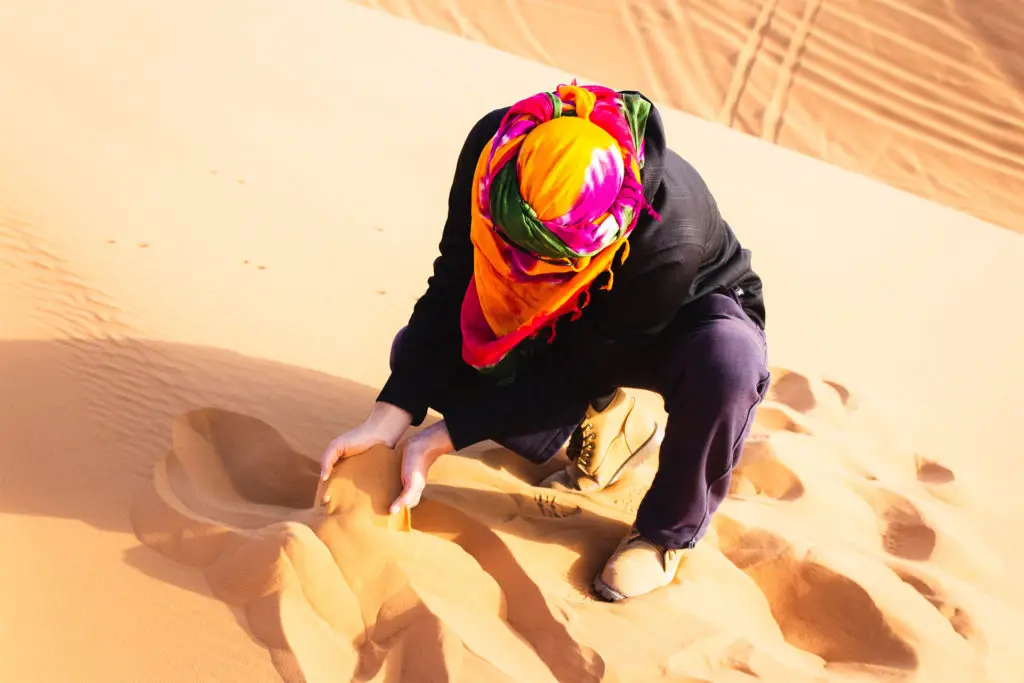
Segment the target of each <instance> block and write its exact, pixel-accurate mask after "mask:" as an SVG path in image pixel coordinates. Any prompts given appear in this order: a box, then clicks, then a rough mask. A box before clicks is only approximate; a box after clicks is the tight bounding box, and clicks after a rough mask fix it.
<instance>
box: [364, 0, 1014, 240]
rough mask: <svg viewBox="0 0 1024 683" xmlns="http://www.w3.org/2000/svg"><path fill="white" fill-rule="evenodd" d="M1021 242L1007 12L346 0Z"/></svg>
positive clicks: (655, 2)
mask: <svg viewBox="0 0 1024 683" xmlns="http://www.w3.org/2000/svg"><path fill="white" fill-rule="evenodd" d="M355 1H356V2H358V4H360V5H364V6H366V7H374V8H379V9H382V10H385V11H387V12H389V13H391V14H393V15H395V16H399V17H402V18H405V19H409V20H412V21H417V22H420V23H423V24H426V25H428V26H432V27H434V28H438V29H441V30H443V31H446V32H449V33H454V34H456V35H459V36H464V37H466V38H469V39H471V40H474V41H477V42H481V43H485V44H488V45H493V46H495V47H498V48H500V49H502V50H505V51H507V52H510V53H512V54H516V55H519V56H522V57H526V58H528V59H534V60H537V61H539V62H542V63H546V64H550V65H552V66H557V67H558V68H561V69H568V70H570V71H572V72H574V73H582V74H585V75H586V76H588V77H589V78H592V79H597V80H599V81H601V82H604V83H608V84H609V85H612V86H613V87H619V88H633V89H639V90H643V91H644V92H646V93H649V94H650V95H651V96H653V97H655V98H657V100H658V101H659V102H662V103H664V104H666V105H669V106H672V107H674V108H676V109H679V110H681V111H684V112H687V113H690V114H694V115H696V116H700V117H702V118H704V119H706V120H709V121H716V122H719V123H722V124H724V125H727V126H730V127H732V128H734V129H736V130H740V131H742V132H744V133H747V134H749V135H753V136H756V137H759V138H762V139H764V140H768V141H771V142H775V143H778V144H780V145H783V146H785V147H786V148H788V149H793V150H796V151H798V152H801V153H803V154H806V155H809V156H812V157H815V158H818V159H823V160H825V161H827V162H829V163H831V164H836V165H838V166H841V167H843V168H846V169H849V170H852V171H855V172H857V173H863V174H866V175H868V176H870V177H872V178H875V179H878V180H881V181H883V182H886V183H889V184H891V185H893V186H895V187H899V188H901V189H903V190H906V191H908V192H913V193H914V194H917V195H918V196H921V197H926V198H929V199H932V200H934V201H938V202H941V203H942V204H945V205H947V206H951V207H954V208H957V209H960V210H963V211H966V212H968V213H971V214H973V215H975V216H979V217H981V218H983V219H985V220H987V221H991V222H993V223H996V224H998V225H1000V226H1003V227H1005V228H1008V229H1010V230H1013V231H1016V232H1024V161H1022V159H1024V51H1022V50H1021V48H1020V46H1021V45H1022V44H1024V5H1021V4H1020V3H1019V2H1014V0H981V1H979V0H870V1H869V2H854V1H853V0H710V1H708V0H622V1H615V2H612V1H610V0H545V1H544V2H539V1H537V0H355Z"/></svg>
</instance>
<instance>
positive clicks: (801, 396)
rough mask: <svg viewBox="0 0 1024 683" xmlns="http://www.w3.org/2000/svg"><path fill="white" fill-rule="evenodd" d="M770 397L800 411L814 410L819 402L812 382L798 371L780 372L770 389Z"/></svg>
mask: <svg viewBox="0 0 1024 683" xmlns="http://www.w3.org/2000/svg"><path fill="white" fill-rule="evenodd" d="M768 397H769V398H770V399H771V400H773V401H778V402H779V403H782V404H785V405H787V406H789V407H790V408H792V409H793V410H796V411H797V412H800V413H806V412H808V411H809V410H812V409H813V408H814V406H816V405H817V404H818V401H817V400H816V399H815V398H814V391H813V390H812V389H811V382H810V380H808V379H807V378H806V377H804V376H803V375H801V374H799V373H797V372H780V373H779V377H778V379H774V380H773V381H772V384H771V388H770V389H769V390H768Z"/></svg>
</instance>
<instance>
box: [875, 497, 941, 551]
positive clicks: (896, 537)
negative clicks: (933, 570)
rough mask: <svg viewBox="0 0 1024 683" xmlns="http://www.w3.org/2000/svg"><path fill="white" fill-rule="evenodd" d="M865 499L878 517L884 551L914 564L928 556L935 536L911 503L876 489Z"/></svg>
mask: <svg viewBox="0 0 1024 683" xmlns="http://www.w3.org/2000/svg"><path fill="white" fill-rule="evenodd" d="M865 499H866V500H867V502H868V504H869V505H871V507H872V508H873V509H874V510H875V513H876V514H877V515H878V523H879V529H880V534H881V542H882V547H883V548H884V549H885V552H887V553H889V554H890V555H893V556H895V557H899V558H902V559H904V560H915V561H918V562H923V561H924V560H927V559H929V558H930V557H931V556H932V553H933V552H934V551H935V545H936V542H937V541H938V535H937V534H936V533H935V529H933V528H932V527H931V526H930V525H929V524H928V523H927V522H926V521H925V519H924V517H922V515H921V513H920V511H919V510H918V509H917V508H916V507H915V506H914V504H913V503H911V502H910V501H909V500H907V499H906V498H904V497H903V496H901V495H899V494H897V493H894V492H892V491H887V490H885V489H880V488H879V489H874V490H872V491H870V492H868V493H867V494H866V495H865Z"/></svg>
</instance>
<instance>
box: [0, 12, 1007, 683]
mask: <svg viewBox="0 0 1024 683" xmlns="http://www.w3.org/2000/svg"><path fill="white" fill-rule="evenodd" d="M410 6H411V5H410ZM483 7H484V6H483V5H481V8H483ZM823 11H824V10H823ZM851 11H852V10H851ZM480 12H481V13H482V14H481V16H482V15H483V14H486V12H485V11H484V9H481V10H480ZM495 12H497V10H495ZM499 47H507V46H503V45H499ZM944 54H945V53H944ZM531 56H533V55H531ZM563 68H567V69H569V70H570V71H571V69H573V68H575V67H572V66H571V65H567V66H563ZM574 76H578V77H580V78H581V79H583V80H586V79H587V76H588V74H582V73H571V72H562V71H557V70H555V69H553V68H551V67H550V66H545V65H540V64H537V63H535V62H531V61H529V60H528V59H524V58H521V57H517V56H515V55H509V54H507V53H503V52H501V51H499V50H496V49H492V48H488V47H486V46H482V45H479V44H475V43H474V42H473V41H468V40H463V39H460V38H457V37H452V36H450V35H445V33H443V32H441V31H436V30H432V29H430V28H426V27H422V26H417V25H415V24H414V23H411V22H405V21H400V20H398V19H395V18H394V17H390V16H388V15H387V14H385V13H382V12H375V11H371V10H368V9H366V8H361V7H358V6H355V5H353V4H349V3H345V2H338V1H335V0H309V1H307V2H303V3H285V2H281V1H280V0H261V1H258V2H246V3H243V2H240V1H239V0H225V1H224V2H221V3H215V4H210V3H200V2H195V1H194V0H193V1H187V2H181V3H173V4H166V3H165V4H159V5H158V4H155V3H153V4H149V5H146V4H142V3H124V2H116V1H115V0H97V2H93V3H89V4H88V7H86V6H84V5H83V4H82V3H72V2H56V1H53V2H39V1H37V2H33V3H21V2H10V1H8V2H2V3H0V96H2V97H3V102H4V104H5V106H3V107H0V261H2V263H3V267H2V268H0V396H3V397H4V399H5V406H4V407H5V409H4V410H3V411H0V434H2V435H3V448H2V449H0V542H2V547H3V548H4V559H5V561H4V563H3V568H2V569H0V615H2V618H0V636H2V637H0V680H4V681H32V682H34V681H46V682H49V681H64V680H75V681H92V680H96V681H140V680H146V681H150V680H152V681H207V680H209V681H214V680H242V679H244V680H248V681H264V680H265V681H280V680H284V681H287V682H288V683H291V682H293V681H303V680H304V681H337V680H361V681H399V680H401V681H490V680H496V681H677V682H682V681H686V682H688V683H695V682H697V681H715V682H718V681H724V682H741V681H750V680H755V679H762V680H765V681H772V682H778V683H799V682H801V681H857V680H900V681H902V680H913V681H928V682H929V683H930V682H932V681H955V682H958V683H959V682H961V681H1008V682H1011V681H1016V680H1019V678H1020V670H1021V666H1022V665H1024V661H1022V660H1024V655H1022V654H1021V653H1020V647H1019V645H1018V643H1017V642H1016V639H1015V637H1014V636H1015V634H1017V633H1019V632H1020V629H1021V627H1022V626H1024V590H1021V582H1020V581H1019V579H1018V576H1019V571H1018V570H1019V566H1020V562H1021V561H1022V559H1024V552H1022V546H1024V544H1022V542H1021V541H1020V539H1021V537H1022V534H1024V523H1022V520H1024V502H1022V499H1021V497H1020V495H1019V491H1020V489H1021V487H1022V486H1024V476H1022V468H1021V463H1020V459H1019V456H1020V446H1019V444H1020V436H1019V426H1018V423H1019V420H1020V416H1021V415H1024V401H1022V399H1021V397H1020V391H1019V387H1020V386H1021V385H1022V383H1024V363H1021V361H1020V358H1019V355H1020V349H1022V348H1024V313H1022V312H1021V309H1020V307H1019V306H1017V305H1015V299H1014V292H1015V291H1016V289H1017V279H1018V275H1017V273H1018V272H1019V270H1018V269H1019V264H1020V263H1021V262H1022V259H1024V243H1022V242H1021V239H1020V237H1019V236H1018V235H1016V234H1014V233H1013V232H1011V231H1008V230H1005V229H1002V228H1000V227H999V226H996V225H994V224H991V223H985V222H982V221H981V220H979V219H977V218H975V217H972V216H970V215H968V214H966V213H961V212H958V211H955V210H952V209H950V208H948V207H944V206H942V205H940V204H939V203H935V202H928V201H925V200H923V199H921V198H919V197H916V196H913V195H912V194H909V193H907V192H903V191H901V190H899V189H895V188H893V187H891V186H886V185H883V184H881V183H879V182H877V181H876V180H872V179H870V178H867V177H865V176H864V175H855V174H854V173H851V172H849V171H848V170H844V169H841V168H839V167H837V166H835V165H832V166H830V165H826V164H824V163H822V162H820V161H815V160H812V159H809V158H807V157H806V156H805V155H801V154H797V153H795V152H793V151H791V150H787V149H785V148H784V147H782V146H780V145H776V144H773V143H772V142H770V141H767V140H756V139H752V138H751V137H750V136H745V135H742V134H740V133H737V132H736V131H734V130H729V129H728V127H726V126H723V125H721V124H719V123H715V122H707V121H704V120H701V119H700V118H699V117H694V116H689V115H687V114H685V113H681V112H677V111H672V110H671V109H670V107H671V104H672V103H671V100H670V98H669V99H668V101H666V103H665V105H664V106H665V108H666V109H665V112H664V118H665V122H666V126H667V130H668V135H669V138H670V140H681V141H685V150H684V152H685V153H686V155H687V157H688V158H690V159H691V160H692V161H693V162H694V163H695V164H696V165H697V166H698V167H699V168H700V169H701V170H702V172H703V173H704V174H705V175H706V177H707V179H708V182H709V183H710V184H711V187H712V189H713V190H714V191H715V193H716V196H717V197H718V198H719V202H720V204H721V206H722V208H723V211H725V212H726V214H727V215H728V217H729V220H730V222H731V223H732V224H733V225H734V226H735V227H736V229H737V230H738V231H739V232H740V234H741V236H742V237H743V239H744V241H745V242H746V243H747V244H748V245H749V246H750V247H751V248H752V249H753V251H754V254H755V257H754V259H755V266H756V267H757V269H758V270H759V272H761V273H762V274H763V276H764V278H765V280H766V282H767V283H768V284H767V285H766V291H767V296H768V305H769V338H770V345H771V361H772V365H773V369H774V373H775V382H774V385H773V388H772V393H771V395H770V396H769V400H768V401H767V402H766V403H765V404H764V405H763V406H762V408H761V409H760V410H759V411H758V413H757V421H756V425H755V429H754V433H753V434H752V435H751V438H750V440H749V442H748V444H747V446H746V448H745V451H744V455H743V458H742V462H741V463H740V466H739V469H738V471H737V474H736V477H735V482H734V485H733V490H732V492H731V493H732V495H731V497H730V498H729V500H728V501H727V502H726V503H725V505H723V507H722V509H721V512H720V514H719V515H718V516H717V517H716V522H715V524H714V528H713V531H712V533H711V534H710V536H709V537H708V539H707V540H706V542H705V543H703V544H702V545H701V546H700V548H699V549H698V550H697V551H695V552H694V553H693V554H692V556H691V557H690V559H688V560H687V562H686V563H685V564H684V565H683V567H682V568H681V570H680V572H679V575H678V577H677V580H676V582H675V583H674V584H673V586H671V587H670V588H668V589H666V590H664V591H661V592H659V593H658V594H656V595H651V596H646V597H644V598H640V599H637V600H635V601H630V602H628V603H626V604H621V605H608V604H606V603H602V602H598V601H596V600H595V599H594V598H593V596H591V595H590V593H589V591H588V589H587V584H588V583H589V580H590V578H591V577H592V575H593V574H594V572H596V571H597V570H598V569H599V567H600V566H601V564H602V562H603V561H604V559H605V558H606V557H607V554H608V553H609V552H610V550H611V548H612V547H614V545H615V543H616V542H617V540H618V538H619V537H620V535H621V534H622V533H623V531H624V530H625V528H626V526H627V524H628V523H629V521H630V519H631V515H632V513H633V511H634V510H635V508H636V505H637V503H638V501H639V499H640V496H641V495H642V493H643V489H644V486H645V484H646V481H648V480H649V477H650V475H651V471H650V469H649V468H648V469H646V470H644V471H641V472H638V473H636V474H635V475H634V476H631V477H629V478H626V479H624V480H623V481H621V482H619V484H617V485H616V487H614V488H613V489H612V490H609V491H607V492H606V493H604V494H602V495H601V496H598V497H596V498H594V499H585V498H582V497H579V496H572V495H568V494H554V493H552V492H549V491H545V490H542V489H538V488H536V487H535V486H534V484H535V483H536V482H538V481H540V480H541V479H542V478H543V477H544V476H545V475H546V474H547V473H548V472H550V471H552V469H553V468H557V467H559V466H561V464H562V463H561V461H557V462H554V463H552V464H550V465H548V466H546V467H534V466H531V465H528V464H525V463H524V462H523V461H521V460H519V459H517V458H516V457H514V456H513V455H511V454H509V453H507V452H504V451H502V450H501V449H499V448H496V447H494V446H493V445H492V444H481V445H480V446H478V447H475V448H473V449H470V450H469V451H468V452H467V453H464V454H460V455H458V456H448V457H445V458H442V459H441V460H440V461H438V463H437V465H436V466H435V468H434V470H433V471H432V473H431V485H430V486H429V487H428V489H427V492H426V494H425V496H424V501H423V503H422V504H421V505H420V506H419V507H417V508H416V510H414V511H413V514H412V516H411V526H410V525H409V524H408V522H409V521H410V520H405V519H401V518H399V519H392V518H391V517H389V516H388V515H386V513H385V508H386V505H387V503H388V502H389V501H390V499H391V497H392V495H393V494H394V492H395V491H396V487H397V482H396V480H395V476H394V475H395V472H396V468H397V457H398V456H397V454H396V453H394V452H391V451H387V450H378V451H375V452H372V453H368V454H365V455H364V456H362V457H360V458H356V459H353V460H350V461H347V462H346V463H344V465H343V466H341V467H340V468H339V469H338V471H337V474H336V476H335V477H334V478H333V479H332V480H331V482H329V484H328V489H329V493H330V494H331V497H332V503H331V504H330V505H328V506H327V507H326V508H319V507H316V506H315V505H314V501H315V499H316V497H317V496H316V494H317V491H318V486H317V477H316V472H317V462H316V460H317V458H318V457H319V454H320V453H321V452H322V450H323V448H324V447H325V445H326V444H327V443H328V442H329V441H330V439H331V438H332V437H334V436H336V435H337V434H338V433H339V432H341V431H342V430H344V429H346V428H348V427H351V426H354V425H355V424H357V423H358V422H359V421H360V420H361V419H362V418H363V417H364V416H365V415H366V413H367V412H368V411H369V408H370V406H371V404H372V401H373V397H374V396H375V387H377V386H379V385H380V383H381V382H382V381H383V380H384V379H385V378H386V374H387V354H388V348H389V344H390V341H391V338H392V336H393V334H394V332H395V330H397V329H398V328H399V327H400V326H401V325H402V324H404V322H405V320H406V318H407V316H408V312H409V307H410V306H411V304H412V303H413V301H414V300H415V298H416V297H417V296H418V295H419V294H420V293H421V291H422V289H423V286H424V282H425V279H426V276H427V275H428V273H429V272H430V265H431V261H432V259H433V255H434V253H435V249H436V243H437V239H438V235H439V230H440V225H441V221H442V219H443V212H444V207H445V201H446V192H447V189H448V188H447V185H448V182H449V180H450V172H451V168H452V166H453V165H454V156H455V154H456V152H457V149H458V145H459V143H460V142H461V139H462V137H463V136H464V134H465V132H466V130H467V127H468V126H469V125H470V124H471V123H472V122H473V121H474V120H475V118H476V117H477V116H478V115H479V113H480V112H481V111H484V110H486V109H489V108H492V107H496V106H501V105H503V104H507V103H508V102H510V101H512V100H513V99H515V98H516V97H519V96H521V95H522V94H524V93H530V92H535V91H537V90H540V89H544V88H548V87H551V85H552V84H557V83H558V82H564V81H566V80H568V79H570V78H572V77H574ZM963 99H964V102H965V103H966V102H967V101H968V100H970V99H971V98H970V97H968V96H967V95H966V94H965V95H964V96H963ZM965 106H967V105H966V104H965ZM820 116H821V118H822V119H828V118H829V117H827V116H824V115H820ZM413 117H415V118H413ZM787 120H789V119H788V117H787ZM794 121H797V120H794ZM792 125H796V123H793V124H792ZM377 132H381V133H386V137H385V138H383V139H382V138H379V137H375V135H374V134H375V133H377ZM780 142H782V140H780ZM1007 149H1008V148H1007ZM399 162H401V163H402V164H404V166H403V165H400V164H399ZM1018 162H1019V160H1018V161H1015V163H1018ZM929 163H933V162H929ZM940 167H941V166H940V165H937V166H934V167H930V168H936V169H938V168H940ZM861 170H865V171H867V170H869V169H861ZM401 171H405V175H400V172H401ZM958 173H959V174H961V175H958V178H960V179H961V180H962V181H963V182H965V183H967V182H971V183H974V182H977V183H978V186H981V185H982V184H984V182H983V180H982V179H983V178H984V177H985V176H983V175H977V176H971V175H968V174H966V173H965V172H964V171H963V170H960V171H958ZM406 181H410V182H408V183H406ZM399 183H402V184H401V185H400V192H396V185H398V184H399ZM641 399H642V400H643V401H645V402H646V403H647V404H648V405H650V406H652V408H653V409H657V408H658V407H659V403H658V401H657V400H656V398H655V397H652V396H650V395H647V394H641Z"/></svg>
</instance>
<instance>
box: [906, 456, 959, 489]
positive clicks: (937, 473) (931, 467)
mask: <svg viewBox="0 0 1024 683" xmlns="http://www.w3.org/2000/svg"><path fill="white" fill-rule="evenodd" d="M914 465H915V467H916V469H917V480H918V481H920V482H922V483H924V484H951V483H953V482H954V481H955V480H956V476H954V474H953V470H951V469H949V468H948V467H944V466H943V465H940V464H939V463H937V462H935V461H934V460H928V459H927V458H925V457H923V456H921V455H915V456H914Z"/></svg>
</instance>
